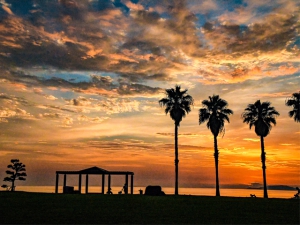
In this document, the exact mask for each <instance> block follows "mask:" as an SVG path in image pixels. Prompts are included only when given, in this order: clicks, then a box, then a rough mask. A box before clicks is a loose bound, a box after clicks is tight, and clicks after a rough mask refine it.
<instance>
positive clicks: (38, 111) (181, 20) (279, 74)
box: [0, 0, 300, 187]
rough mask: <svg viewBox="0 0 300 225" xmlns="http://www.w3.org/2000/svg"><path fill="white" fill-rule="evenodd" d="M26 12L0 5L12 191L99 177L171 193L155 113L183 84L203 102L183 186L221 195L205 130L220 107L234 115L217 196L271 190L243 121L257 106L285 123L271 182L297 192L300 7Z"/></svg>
mask: <svg viewBox="0 0 300 225" xmlns="http://www.w3.org/2000/svg"><path fill="white" fill-rule="evenodd" d="M20 2H21V1H20V0H0V68H1V69H0V127H1V130H0V179H1V180H3V178H4V177H5V175H6V174H5V170H6V166H7V165H8V164H9V162H10V160H11V159H13V158H18V159H20V161H21V162H23V163H24V164H25V165H26V167H27V174H28V177H27V181H26V182H22V183H21V182H18V183H17V186H18V185H21V184H22V185H54V184H55V171H56V170H81V169H85V168H88V167H92V166H98V167H100V168H104V169H107V170H126V171H133V172H134V173H135V185H136V186H147V185H150V184H153V185H154V184H157V185H162V186H169V187H173V186H174V178H175V175H174V122H173V121H172V120H171V118H170V116H169V115H166V114H165V112H164V109H163V108H161V107H160V106H159V104H158V101H159V100H160V99H161V98H163V97H165V94H164V90H165V89H166V88H172V87H175V85H176V84H178V85H181V87H182V88H183V89H188V94H190V95H191V96H192V97H193V98H194V101H195V102H194V106H193V107H192V111H191V113H189V114H188V115H187V117H185V118H184V119H183V120H182V122H181V124H180V127H179V160H180V162H179V187H201V186H207V185H214V184H215V168H214V158H213V136H212V134H211V132H210V131H209V130H208V129H207V127H206V125H201V126H199V122H198V112H199V109H200V108H201V102H202V101H203V100H204V99H207V98H208V96H211V95H213V94H218V95H220V97H221V98H222V99H225V100H226V101H227V102H228V104H229V106H228V107H229V108H230V109H232V110H233V112H234V114H233V115H232V116H230V123H226V124H225V129H226V132H225V135H224V136H223V137H222V135H221V136H219V138H218V144H219V151H220V155H219V156H220V157H219V176H220V184H221V186H222V185H226V184H250V183H252V182H259V183H262V169H261V161H260V151H261V149H260V139H259V137H258V136H257V135H256V134H255V132H254V129H253V128H252V130H250V129H249V125H247V124H244V123H243V122H242V119H241V114H242V112H243V111H244V109H245V108H246V107H247V105H248V104H250V103H254V102H255V101H256V100H258V99H260V100H261V101H270V102H271V103H272V106H274V107H275V109H276V110H277V111H278V112H279V113H280V116H279V117H277V125H276V126H275V127H273V128H272V130H271V133H270V134H269V135H268V136H267V137H266V138H265V149H266V153H267V161H266V165H267V170H266V171H267V183H268V185H276V184H284V185H291V186H300V176H299V174H300V147H299V144H300V124H299V123H296V122H295V121H294V120H293V119H292V118H289V117H288V111H290V110H291V108H289V107H287V106H285V101H286V99H287V98H288V97H290V96H291V95H292V93H294V92H298V91H300V79H299V75H300V35H299V33H300V1H299V0H263V1H262V0H248V1H247V0H244V1H243V0H226V1H225V0H186V1H184V0H181V1H179V0H151V1H150V0H22V3H20ZM122 179H123V178H122ZM122 182H123V181H122ZM1 184H2V183H1Z"/></svg>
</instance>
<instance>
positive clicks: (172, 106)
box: [159, 85, 194, 195]
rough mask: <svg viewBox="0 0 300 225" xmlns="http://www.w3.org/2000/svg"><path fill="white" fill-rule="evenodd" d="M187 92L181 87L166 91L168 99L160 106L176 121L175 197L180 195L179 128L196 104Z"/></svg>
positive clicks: (163, 99) (162, 100) (160, 102)
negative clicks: (192, 106)
mask: <svg viewBox="0 0 300 225" xmlns="http://www.w3.org/2000/svg"><path fill="white" fill-rule="evenodd" d="M187 91H188V90H187V89H185V90H184V91H181V90H180V86H178V85H176V86H175V89H174V88H171V89H166V92H165V93H166V98H162V99H161V100H159V104H160V106H162V107H163V106H164V107H165V112H166V114H168V113H170V117H171V118H172V120H174V121H175V195H178V163H179V160H178V127H179V125H180V122H181V120H182V118H183V117H185V116H186V114H187V113H189V112H190V111H191V105H193V102H194V100H193V98H192V96H190V95H188V94H187Z"/></svg>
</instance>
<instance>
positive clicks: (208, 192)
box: [16, 186, 297, 198]
mask: <svg viewBox="0 0 300 225" xmlns="http://www.w3.org/2000/svg"><path fill="white" fill-rule="evenodd" d="M75 189H77V187H75ZM106 189H107V188H106ZM106 189H105V190H106ZM121 189H122V187H112V192H113V194H118V192H119V191H121ZM101 190H102V189H101V186H100V187H99V186H89V193H101ZM140 190H142V191H143V192H145V187H134V189H133V193H134V194H139V193H140ZM16 191H26V192H42V193H54V192H55V187H54V186H17V187H16ZM58 191H59V193H62V186H59V188H58ZM81 191H82V193H83V194H84V193H85V188H84V187H82V190H81ZM162 191H164V192H165V193H166V194H174V188H173V187H162ZM129 192H130V188H129ZM220 193H221V196H228V197H250V194H255V195H256V197H263V189H229V188H224V189H222V188H221V189H220ZM296 193H297V190H268V195H269V198H292V197H294V194H296ZM179 194H180V195H198V196H215V188H179Z"/></svg>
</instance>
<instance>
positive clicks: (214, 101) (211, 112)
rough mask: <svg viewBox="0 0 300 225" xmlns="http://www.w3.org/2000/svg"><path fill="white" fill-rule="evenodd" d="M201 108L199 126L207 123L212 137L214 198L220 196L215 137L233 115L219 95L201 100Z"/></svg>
mask: <svg viewBox="0 0 300 225" xmlns="http://www.w3.org/2000/svg"><path fill="white" fill-rule="evenodd" d="M202 106H203V108H201V109H200V110H199V124H202V123H204V122H206V121H207V124H206V125H207V128H208V129H210V131H211V132H212V134H213V135H214V149H215V153H214V157H215V167H216V196H220V188H219V167H218V161H219V159H218V158H219V151H218V142H217V137H218V135H219V133H222V132H225V127H224V123H225V120H227V122H228V123H229V117H228V116H229V115H230V114H233V111H232V110H231V109H228V108H227V106H228V103H227V101H225V100H224V99H221V98H220V97H219V95H213V96H212V97H211V96H209V100H203V101H202Z"/></svg>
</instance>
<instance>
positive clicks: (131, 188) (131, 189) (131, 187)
mask: <svg viewBox="0 0 300 225" xmlns="http://www.w3.org/2000/svg"><path fill="white" fill-rule="evenodd" d="M130 194H133V174H131V184H130Z"/></svg>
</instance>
